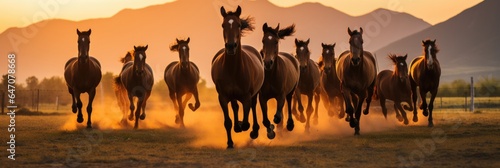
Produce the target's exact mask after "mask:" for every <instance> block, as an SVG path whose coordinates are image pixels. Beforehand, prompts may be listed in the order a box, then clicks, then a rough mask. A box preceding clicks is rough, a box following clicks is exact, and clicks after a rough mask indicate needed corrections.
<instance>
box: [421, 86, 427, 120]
mask: <svg viewBox="0 0 500 168" xmlns="http://www.w3.org/2000/svg"><path fill="white" fill-rule="evenodd" d="M420 98H421V99H422V100H421V102H420V109H421V110H423V111H422V114H424V116H426V117H427V116H428V115H429V113H428V111H427V95H426V91H424V90H423V89H420Z"/></svg>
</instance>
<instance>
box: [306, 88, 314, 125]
mask: <svg viewBox="0 0 500 168" xmlns="http://www.w3.org/2000/svg"><path fill="white" fill-rule="evenodd" d="M313 96H314V92H312V93H310V94H307V110H306V114H307V121H306V132H307V133H309V128H310V127H311V125H310V122H311V114H312V113H313V111H314V109H313V108H312V100H313Z"/></svg>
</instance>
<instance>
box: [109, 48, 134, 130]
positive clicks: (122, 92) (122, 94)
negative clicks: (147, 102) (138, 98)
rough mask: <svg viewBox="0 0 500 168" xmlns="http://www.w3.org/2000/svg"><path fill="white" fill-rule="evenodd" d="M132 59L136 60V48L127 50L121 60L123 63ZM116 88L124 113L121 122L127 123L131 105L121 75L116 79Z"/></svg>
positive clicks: (116, 94) (119, 103) (119, 104)
mask: <svg viewBox="0 0 500 168" xmlns="http://www.w3.org/2000/svg"><path fill="white" fill-rule="evenodd" d="M130 61H134V50H132V51H129V52H127V54H126V55H125V56H124V57H123V58H120V62H121V63H123V65H125V64H126V63H127V62H130ZM122 67H123V66H122ZM114 90H115V96H116V99H117V100H118V101H117V102H118V106H119V107H120V110H121V111H122V113H123V115H122V120H121V123H122V124H123V125H127V113H128V110H129V108H130V105H129V102H128V95H127V89H126V88H125V87H124V86H123V85H122V84H121V80H120V78H119V77H117V78H115V80H114Z"/></svg>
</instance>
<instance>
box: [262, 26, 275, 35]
mask: <svg viewBox="0 0 500 168" xmlns="http://www.w3.org/2000/svg"><path fill="white" fill-rule="evenodd" d="M263 31H264V34H266V33H271V34H273V35H275V36H278V37H279V35H278V32H277V31H276V30H275V29H273V28H272V27H269V26H266V27H264V28H263Z"/></svg>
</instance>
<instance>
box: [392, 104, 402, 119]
mask: <svg viewBox="0 0 500 168" xmlns="http://www.w3.org/2000/svg"><path fill="white" fill-rule="evenodd" d="M398 104H399V105H398ZM399 106H401V102H396V101H394V111H395V112H396V118H397V119H398V121H399V122H402V121H403V120H404V119H403V116H401V114H400V110H399ZM402 112H404V111H402ZM402 112H401V113H402Z"/></svg>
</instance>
